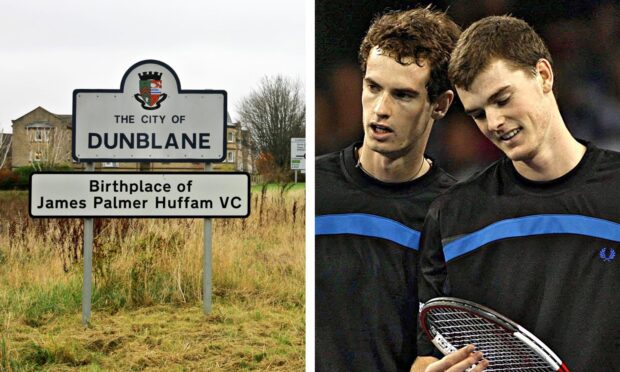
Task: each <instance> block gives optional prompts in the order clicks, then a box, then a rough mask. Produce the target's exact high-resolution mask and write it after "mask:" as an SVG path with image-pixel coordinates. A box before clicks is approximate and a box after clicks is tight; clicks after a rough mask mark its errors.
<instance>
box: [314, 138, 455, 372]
mask: <svg viewBox="0 0 620 372" xmlns="http://www.w3.org/2000/svg"><path fill="white" fill-rule="evenodd" d="M358 146H359V144H358ZM356 163H357V160H356V156H355V147H354V146H350V147H348V148H346V149H344V150H343V151H340V152H337V153H332V154H328V155H325V156H322V157H319V158H317V160H316V189H315V190H316V193H315V200H316V252H315V256H316V259H315V260H316V261H315V267H316V276H315V278H316V283H315V284H316V313H315V316H316V319H315V321H316V349H315V351H316V369H317V370H318V371H409V368H410V367H411V364H412V363H413V361H414V359H415V356H416V323H417V321H416V318H417V313H418V306H419V302H418V296H417V283H416V275H417V274H416V266H417V260H418V246H419V238H420V230H421V228H422V224H423V222H424V216H425V215H426V212H427V210H428V207H429V205H430V203H431V201H432V200H433V199H434V198H435V197H437V195H438V194H439V193H440V192H442V191H443V190H445V189H447V188H448V187H449V186H450V185H452V184H453V183H454V179H453V178H452V177H451V176H449V175H448V174H446V173H445V172H444V171H442V170H441V169H440V168H439V167H437V166H433V167H431V170H430V171H429V172H428V173H426V174H425V175H423V176H422V177H420V178H418V179H416V180H414V181H411V182H405V183H399V184H389V183H383V182H380V181H378V180H376V179H374V178H372V177H370V176H368V175H366V174H365V173H364V172H363V171H362V170H361V169H360V168H357V167H356Z"/></svg>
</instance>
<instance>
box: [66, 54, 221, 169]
mask: <svg viewBox="0 0 620 372" xmlns="http://www.w3.org/2000/svg"><path fill="white" fill-rule="evenodd" d="M226 105H227V94H226V91H224V90H181V83H180V82H179V78H178V77H177V74H176V73H175V72H174V71H173V70H172V68H171V67H170V66H168V65H167V64H165V63H163V62H160V61H156V60H146V61H141V62H138V63H136V64H134V65H133V66H131V67H130V68H129V70H127V72H125V75H124V76H123V78H122V79H121V89H120V90H113V89H76V90H74V91H73V151H72V152H73V158H74V159H75V160H79V161H87V162H95V161H96V162H113V161H130V162H142V161H144V162H151V161H165V162H170V161H182V162H185V161H201V162H203V161H221V160H223V159H225V158H226V151H225V149H226V121H227V120H226V119H227V108H226Z"/></svg>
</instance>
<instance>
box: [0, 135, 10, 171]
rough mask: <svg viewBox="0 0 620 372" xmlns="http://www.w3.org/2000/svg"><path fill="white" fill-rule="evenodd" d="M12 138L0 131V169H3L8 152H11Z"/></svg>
mask: <svg viewBox="0 0 620 372" xmlns="http://www.w3.org/2000/svg"><path fill="white" fill-rule="evenodd" d="M12 140H13V136H12V135H11V134H8V133H4V132H3V131H1V130H0V169H2V168H3V167H4V163H6V159H7V158H8V155H9V151H11V141H12Z"/></svg>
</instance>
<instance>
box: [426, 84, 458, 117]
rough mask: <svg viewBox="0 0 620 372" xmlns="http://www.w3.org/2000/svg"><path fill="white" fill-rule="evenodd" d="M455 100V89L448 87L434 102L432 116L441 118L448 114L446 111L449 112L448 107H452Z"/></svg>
mask: <svg viewBox="0 0 620 372" xmlns="http://www.w3.org/2000/svg"><path fill="white" fill-rule="evenodd" d="M453 100H454V92H453V91H451V90H449V89H448V90H446V91H445V92H443V93H441V94H440V95H439V97H437V99H436V100H435V102H433V103H432V109H433V111H432V112H431V117H432V118H433V120H439V119H441V118H443V117H444V116H446V113H448V109H449V108H450V105H451V104H452V101H453Z"/></svg>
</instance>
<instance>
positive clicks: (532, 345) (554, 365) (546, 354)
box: [513, 327, 560, 371]
mask: <svg viewBox="0 0 620 372" xmlns="http://www.w3.org/2000/svg"><path fill="white" fill-rule="evenodd" d="M518 329H519V331H521V332H523V331H525V332H523V333H521V332H515V333H513V335H514V336H515V337H516V338H518V339H519V340H521V341H522V342H523V343H524V344H526V345H527V346H529V347H530V348H532V350H534V352H535V353H536V354H538V355H539V356H540V357H542V358H544V359H545V360H546V361H547V363H549V365H550V366H551V367H552V368H553V369H555V370H556V371H557V370H559V369H560V365H559V364H558V362H557V361H556V360H555V359H554V358H553V356H554V355H553V353H549V352H547V351H544V350H543V349H542V348H541V347H540V346H538V345H537V344H536V343H535V342H534V341H533V340H531V339H530V338H529V337H528V336H530V335H531V333H529V332H528V331H526V330H525V329H523V328H521V327H518ZM524 333H525V334H527V335H528V336H525V334H524Z"/></svg>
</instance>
